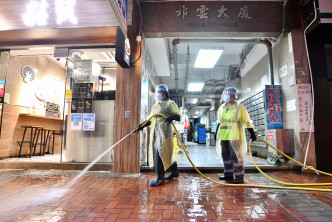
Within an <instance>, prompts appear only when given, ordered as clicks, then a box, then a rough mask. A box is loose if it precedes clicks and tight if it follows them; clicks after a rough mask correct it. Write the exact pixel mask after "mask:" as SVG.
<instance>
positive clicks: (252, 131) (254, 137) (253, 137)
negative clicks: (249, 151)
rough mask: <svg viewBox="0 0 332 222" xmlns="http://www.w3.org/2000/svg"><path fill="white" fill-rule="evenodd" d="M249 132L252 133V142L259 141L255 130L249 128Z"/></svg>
mask: <svg viewBox="0 0 332 222" xmlns="http://www.w3.org/2000/svg"><path fill="white" fill-rule="evenodd" d="M247 130H248V131H249V133H250V139H251V140H252V141H255V140H257V137H256V135H255V132H254V129H253V128H247Z"/></svg>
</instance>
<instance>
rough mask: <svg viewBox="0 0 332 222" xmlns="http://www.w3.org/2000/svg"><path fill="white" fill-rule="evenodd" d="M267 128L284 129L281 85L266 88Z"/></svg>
mask: <svg viewBox="0 0 332 222" xmlns="http://www.w3.org/2000/svg"><path fill="white" fill-rule="evenodd" d="M265 101H266V122H267V124H266V128H267V129H283V117H282V100H281V86H280V85H273V86H270V85H266V86H265Z"/></svg>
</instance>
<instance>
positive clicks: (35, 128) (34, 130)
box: [17, 125, 43, 158]
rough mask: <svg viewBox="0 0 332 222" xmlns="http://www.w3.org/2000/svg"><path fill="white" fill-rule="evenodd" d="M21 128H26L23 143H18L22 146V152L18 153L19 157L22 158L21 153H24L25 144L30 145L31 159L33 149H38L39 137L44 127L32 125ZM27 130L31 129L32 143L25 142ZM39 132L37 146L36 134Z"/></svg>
mask: <svg viewBox="0 0 332 222" xmlns="http://www.w3.org/2000/svg"><path fill="white" fill-rule="evenodd" d="M21 127H22V128H24V133H23V136H22V141H17V143H18V145H19V146H20V151H19V153H18V157H21V152H22V148H23V144H24V143H30V152H29V157H30V158H31V154H32V149H33V148H35V149H36V146H37V142H38V137H39V133H40V131H41V130H42V129H43V127H42V126H32V125H28V126H21ZM27 129H31V136H30V141H24V139H25V134H26V131H27ZM37 132H38V137H37V140H36V145H35V139H36V133H37Z"/></svg>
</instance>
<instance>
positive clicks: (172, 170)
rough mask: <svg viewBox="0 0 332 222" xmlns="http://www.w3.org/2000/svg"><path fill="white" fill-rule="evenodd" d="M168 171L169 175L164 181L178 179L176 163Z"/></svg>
mask: <svg viewBox="0 0 332 222" xmlns="http://www.w3.org/2000/svg"><path fill="white" fill-rule="evenodd" d="M168 169H169V170H170V172H171V173H170V174H169V175H168V176H167V177H165V179H166V180H171V179H173V178H175V177H179V172H178V164H177V162H176V161H174V163H173V164H172V165H171V166H170V167H169V168H168Z"/></svg>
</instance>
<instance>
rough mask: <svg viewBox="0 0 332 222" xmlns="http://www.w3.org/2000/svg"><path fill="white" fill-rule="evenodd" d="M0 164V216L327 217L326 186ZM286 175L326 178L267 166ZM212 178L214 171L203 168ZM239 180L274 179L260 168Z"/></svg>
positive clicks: (330, 212)
mask: <svg viewBox="0 0 332 222" xmlns="http://www.w3.org/2000/svg"><path fill="white" fill-rule="evenodd" d="M79 172H80V171H59V170H48V171H37V170H0V196H1V202H0V221H331V218H332V195H331V193H329V192H317V191H298V190H277V189H257V188H230V187H223V186H220V185H216V184H212V183H210V182H209V181H206V180H205V179H203V178H202V177H200V176H199V175H198V174H187V173H182V174H181V175H180V177H179V178H178V179H177V180H172V181H168V182H166V183H164V184H163V185H162V186H158V187H150V186H149V185H148V184H149V182H150V181H152V180H154V179H155V178H154V177H155V174H154V173H142V174H114V173H111V172H88V173H86V174H85V175H84V176H83V177H82V178H80V179H79V180H78V181H77V183H75V184H74V185H73V186H72V187H71V188H69V189H67V190H66V189H61V188H62V187H63V186H65V185H66V184H67V183H68V182H69V181H70V180H71V179H73V178H74V176H76V175H77V174H78V173H79ZM269 175H271V176H273V177H276V178H279V179H281V180H284V181H287V182H313V181H314V182H328V181H330V182H331V179H330V178H328V177H327V176H324V175H319V176H317V175H316V174H307V173H294V172H273V173H269ZM208 176H209V177H210V178H213V179H217V178H218V176H220V175H219V174H208ZM245 183H254V184H265V185H276V184H274V182H270V181H268V180H267V179H265V178H264V177H263V176H262V175H261V174H259V173H248V174H246V175H245Z"/></svg>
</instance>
